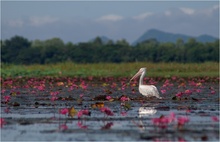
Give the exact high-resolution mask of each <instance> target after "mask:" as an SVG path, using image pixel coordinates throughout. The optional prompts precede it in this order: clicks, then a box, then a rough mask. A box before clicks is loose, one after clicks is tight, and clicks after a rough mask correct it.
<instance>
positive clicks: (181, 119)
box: [177, 116, 189, 126]
mask: <svg viewBox="0 0 220 142" xmlns="http://www.w3.org/2000/svg"><path fill="white" fill-rule="evenodd" d="M187 122H189V118H188V117H184V116H180V117H178V118H177V123H178V126H183V125H184V124H185V123H187Z"/></svg>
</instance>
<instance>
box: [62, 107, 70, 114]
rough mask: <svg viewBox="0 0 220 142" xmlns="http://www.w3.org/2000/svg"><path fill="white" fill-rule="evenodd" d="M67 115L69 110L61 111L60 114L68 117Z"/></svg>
mask: <svg viewBox="0 0 220 142" xmlns="http://www.w3.org/2000/svg"><path fill="white" fill-rule="evenodd" d="M67 113H69V109H68V108H63V109H61V110H60V114H63V115H66V114H67Z"/></svg>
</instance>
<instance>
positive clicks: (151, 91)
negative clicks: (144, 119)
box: [139, 85, 161, 98]
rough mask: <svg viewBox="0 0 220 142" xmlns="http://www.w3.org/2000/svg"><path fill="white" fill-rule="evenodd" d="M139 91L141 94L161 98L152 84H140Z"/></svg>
mask: <svg viewBox="0 0 220 142" xmlns="http://www.w3.org/2000/svg"><path fill="white" fill-rule="evenodd" d="M139 91H140V93H141V94H142V95H144V96H147V97H150V96H155V97H157V98H161V97H160V94H159V92H158V90H157V88H156V87H155V86H154V85H141V86H139Z"/></svg>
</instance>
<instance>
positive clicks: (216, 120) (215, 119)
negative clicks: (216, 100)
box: [211, 116, 219, 122]
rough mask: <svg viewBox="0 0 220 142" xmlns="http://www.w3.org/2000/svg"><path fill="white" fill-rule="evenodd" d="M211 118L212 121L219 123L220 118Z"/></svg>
mask: <svg viewBox="0 0 220 142" xmlns="http://www.w3.org/2000/svg"><path fill="white" fill-rule="evenodd" d="M211 118H212V121H214V122H219V118H218V117H217V116H212V117H211Z"/></svg>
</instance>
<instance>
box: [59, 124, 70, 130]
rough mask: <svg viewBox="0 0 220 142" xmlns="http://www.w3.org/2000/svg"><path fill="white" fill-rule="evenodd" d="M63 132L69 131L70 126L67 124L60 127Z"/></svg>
mask: <svg viewBox="0 0 220 142" xmlns="http://www.w3.org/2000/svg"><path fill="white" fill-rule="evenodd" d="M59 128H60V129H61V130H67V129H68V126H67V125H66V124H62V125H60V127H59Z"/></svg>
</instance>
